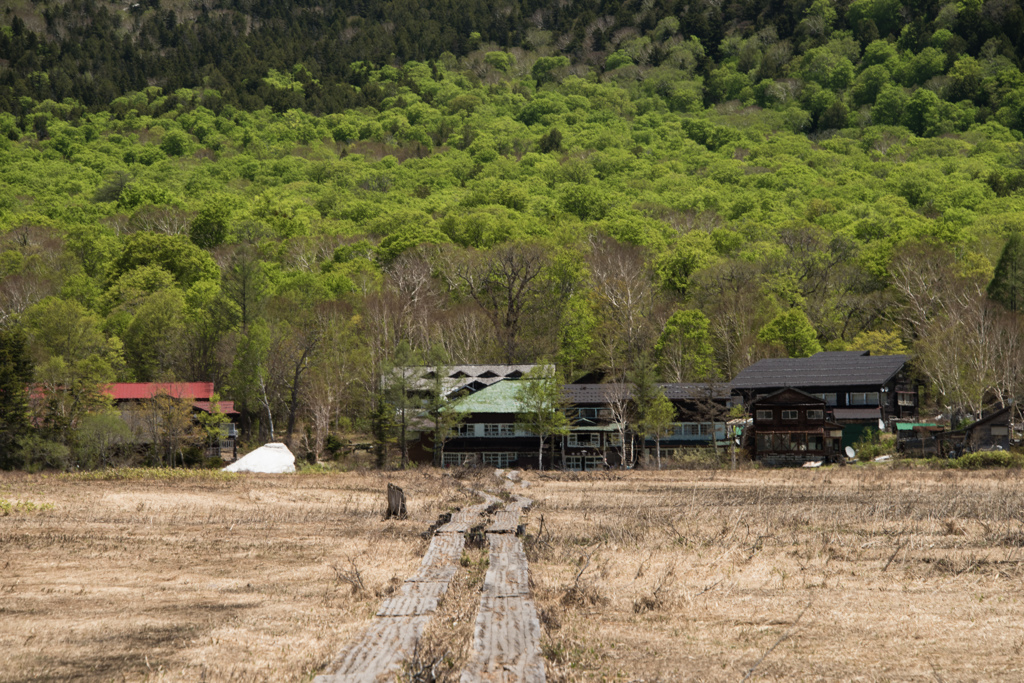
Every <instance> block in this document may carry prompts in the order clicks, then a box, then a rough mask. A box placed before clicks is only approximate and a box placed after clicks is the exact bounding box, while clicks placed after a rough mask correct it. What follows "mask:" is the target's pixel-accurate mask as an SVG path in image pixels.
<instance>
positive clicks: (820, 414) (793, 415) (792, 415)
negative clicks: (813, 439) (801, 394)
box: [755, 408, 825, 422]
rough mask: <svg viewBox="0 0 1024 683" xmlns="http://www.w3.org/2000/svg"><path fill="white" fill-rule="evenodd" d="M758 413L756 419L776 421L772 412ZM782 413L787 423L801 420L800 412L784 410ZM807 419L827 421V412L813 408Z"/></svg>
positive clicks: (808, 412) (761, 411) (763, 411)
mask: <svg viewBox="0 0 1024 683" xmlns="http://www.w3.org/2000/svg"><path fill="white" fill-rule="evenodd" d="M756 412H757V414H756V415H755V417H756V418H757V419H758V420H772V419H774V418H773V417H772V411H771V410H758V411H756ZM781 413H782V419H783V420H786V421H794V422H795V421H796V420H799V419H800V411H799V410H783V411H781ZM807 419H808V420H824V419H825V411H824V410H816V409H813V408H812V409H811V410H808V411H807Z"/></svg>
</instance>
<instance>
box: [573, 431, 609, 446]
mask: <svg viewBox="0 0 1024 683" xmlns="http://www.w3.org/2000/svg"><path fill="white" fill-rule="evenodd" d="M569 445H570V446H583V447H593V448H597V447H599V446H600V445H601V435H600V434H594V433H592V432H582V433H578V432H577V433H573V434H570V435H569Z"/></svg>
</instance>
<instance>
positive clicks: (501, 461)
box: [480, 453, 519, 468]
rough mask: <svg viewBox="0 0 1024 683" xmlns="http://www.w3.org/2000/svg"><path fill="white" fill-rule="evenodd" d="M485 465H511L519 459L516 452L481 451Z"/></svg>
mask: <svg viewBox="0 0 1024 683" xmlns="http://www.w3.org/2000/svg"><path fill="white" fill-rule="evenodd" d="M480 455H481V457H482V459H483V463H484V466H485V467H502V468H504V467H510V466H511V465H512V463H513V462H515V461H516V460H518V459H519V456H518V455H516V454H515V453H481V454H480Z"/></svg>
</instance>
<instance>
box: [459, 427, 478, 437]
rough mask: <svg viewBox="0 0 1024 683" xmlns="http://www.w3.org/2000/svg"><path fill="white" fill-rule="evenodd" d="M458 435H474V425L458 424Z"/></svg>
mask: <svg viewBox="0 0 1024 683" xmlns="http://www.w3.org/2000/svg"><path fill="white" fill-rule="evenodd" d="M458 435H459V436H476V425H466V424H462V425H459V434H458Z"/></svg>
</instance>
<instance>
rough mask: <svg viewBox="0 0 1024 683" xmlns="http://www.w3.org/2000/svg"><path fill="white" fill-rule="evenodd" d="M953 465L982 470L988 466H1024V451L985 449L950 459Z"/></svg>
mask: <svg viewBox="0 0 1024 683" xmlns="http://www.w3.org/2000/svg"><path fill="white" fill-rule="evenodd" d="M950 463H951V466H952V467H955V468H958V469H963V470H980V469H982V468H986V467H1013V468H1022V467H1024V453H1010V452H1007V451H984V452H980V453H968V454H967V455H963V456H960V457H959V458H956V459H955V460H951V461H950Z"/></svg>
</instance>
